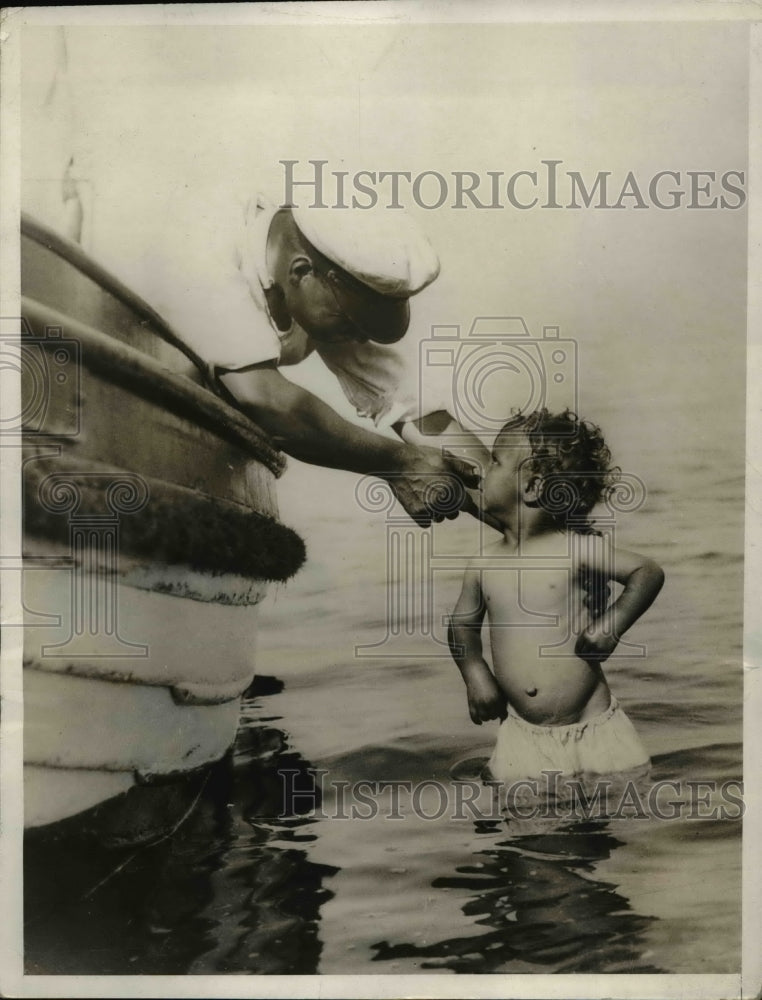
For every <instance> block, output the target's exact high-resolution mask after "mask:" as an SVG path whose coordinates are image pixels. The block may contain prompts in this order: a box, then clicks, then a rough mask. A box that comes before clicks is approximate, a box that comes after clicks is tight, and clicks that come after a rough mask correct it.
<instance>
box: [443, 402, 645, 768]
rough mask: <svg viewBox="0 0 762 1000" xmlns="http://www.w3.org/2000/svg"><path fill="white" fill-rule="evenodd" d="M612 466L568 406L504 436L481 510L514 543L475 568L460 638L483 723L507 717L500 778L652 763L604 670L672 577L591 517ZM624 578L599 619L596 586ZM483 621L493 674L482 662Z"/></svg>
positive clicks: (467, 580)
mask: <svg viewBox="0 0 762 1000" xmlns="http://www.w3.org/2000/svg"><path fill="white" fill-rule="evenodd" d="M610 460H611V455H610V452H609V449H608V448H607V447H606V444H605V442H604V440H603V437H602V435H601V432H600V430H599V429H598V428H597V427H594V426H593V425H591V424H589V423H588V422H586V421H583V420H579V419H578V418H577V417H576V416H575V415H574V414H573V413H571V412H569V411H568V410H567V411H566V412H565V413H562V414H557V415H553V414H550V413H548V411H547V410H540V411H537V412H535V413H532V414H530V415H527V416H518V417H515V418H514V419H513V420H511V421H509V422H508V423H507V424H506V425H505V426H504V427H503V429H502V430H501V432H500V433H499V434H498V436H497V438H496V440H495V444H494V446H493V453H492V463H491V465H490V467H489V469H488V470H487V472H486V474H485V476H484V480H483V504H484V510H485V513H486V514H488V515H489V516H490V519H491V520H492V521H493V523H496V524H498V525H499V526H500V529H501V530H502V533H503V538H502V539H501V540H500V541H499V542H497V543H495V544H494V545H492V546H490V547H489V548H488V549H487V550H486V551H485V553H484V556H483V557H481V558H480V559H477V560H474V561H472V562H471V564H469V567H468V568H467V570H466V572H465V575H464V578H463V589H462V591H461V594H460V597H459V599H458V603H457V605H456V607H455V611H454V613H453V615H452V620H451V625H450V633H449V640H450V649H451V652H452V655H453V658H454V659H455V662H456V663H457V665H458V667H459V668H460V671H461V674H462V676H463V680H464V681H465V684H466V692H467V695H468V709H469V712H470V714H471V718H472V720H473V721H474V722H475V723H476V724H477V725H481V723H482V722H486V721H487V720H489V719H497V718H499V719H502V720H503V721H502V724H501V726H500V729H499V731H498V736H497V745H496V746H495V750H494V752H493V754H492V757H491V758H490V761H489V765H488V766H489V772H490V775H489V776H490V777H491V778H492V779H494V780H496V781H499V782H503V783H505V784H510V783H512V782H515V781H519V780H521V779H537V778H539V777H541V775H542V773H543V772H549V771H560V772H561V775H562V776H563V777H571V776H583V775H595V774H599V775H600V774H613V773H623V772H626V773H630V772H634V773H637V772H639V771H645V770H647V768H648V766H649V763H650V762H649V759H648V754H647V753H646V751H645V750H644V748H643V746H642V744H641V742H640V739H639V738H638V735H637V733H636V732H635V729H634V727H633V725H632V723H631V722H630V720H629V719H628V718H627V716H626V715H625V714H624V712H623V710H622V709H621V708H620V707H619V704H618V703H617V701H616V699H615V698H614V697H613V695H612V694H611V691H610V690H609V686H608V684H607V683H606V678H605V677H604V675H603V671H602V669H601V664H602V663H603V661H604V660H606V659H607V658H608V657H609V656H610V655H611V653H613V651H614V649H615V648H616V646H617V643H618V641H619V639H620V637H621V636H622V635H623V634H624V633H625V632H626V631H627V629H628V628H629V627H630V626H631V625H632V624H633V622H635V621H636V620H637V619H638V618H639V617H640V616H641V615H642V614H643V612H644V611H645V610H646V609H647V608H648V607H649V606H650V604H651V603H652V602H653V600H654V598H655V597H656V595H657V594H658V593H659V590H660V589H661V586H662V583H663V582H664V574H663V572H662V570H661V569H660V567H659V566H658V565H657V564H656V563H655V562H653V560H651V559H647V558H645V557H644V556H640V555H637V554H636V553H634V552H626V551H625V550H623V549H614V548H613V547H612V546H611V545H610V543H609V542H607V540H606V539H604V538H603V537H602V536H601V535H600V534H598V533H596V531H595V529H594V528H593V527H592V525H591V523H590V521H589V514H590V511H591V510H592V509H593V507H594V506H595V504H596V503H598V501H599V500H601V499H602V498H603V497H604V496H605V495H606V493H607V491H608V489H609V487H610V485H611V484H612V482H613V481H614V479H615V476H616V470H612V469H611V468H610ZM612 580H613V581H616V582H617V583H620V584H623V586H624V589H623V591H622V593H621V594H620V595H619V597H618V598H617V599H616V600H615V601H614V602H613V603H612V604H610V605H609V606H608V607H606V608H605V609H603V610H602V612H601V613H599V614H597V615H596V614H594V613H593V612H592V611H591V610H590V608H589V607H588V603H589V604H590V606H591V607H592V605H593V604H594V603H595V602H594V600H592V599H590V594H591V590H595V589H596V587H597V588H601V587H603V588H604V590H605V588H606V586H607V584H608V583H609V582H610V581H612ZM586 590H587V597H586ZM586 601H587V602H588V603H586ZM485 614H486V616H487V621H488V625H489V635H490V643H491V651H492V669H490V667H489V665H488V663H487V662H486V660H485V659H484V656H483V655H482V642H481V629H482V622H483V620H484V617H485Z"/></svg>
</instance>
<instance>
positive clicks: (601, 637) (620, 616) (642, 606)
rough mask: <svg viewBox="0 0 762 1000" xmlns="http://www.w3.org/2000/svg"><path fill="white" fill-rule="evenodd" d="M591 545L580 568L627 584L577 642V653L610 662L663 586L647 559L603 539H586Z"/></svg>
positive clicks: (659, 573)
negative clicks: (626, 634) (615, 546)
mask: <svg viewBox="0 0 762 1000" xmlns="http://www.w3.org/2000/svg"><path fill="white" fill-rule="evenodd" d="M585 541H586V542H587V543H588V544H587V545H586V546H585V554H584V555H583V557H582V559H581V560H580V562H581V568H583V569H584V570H588V571H589V572H591V573H593V574H596V575H601V576H603V577H605V578H606V579H608V580H616V581H617V583H621V584H623V585H624V590H623V591H622V593H621V594H620V595H619V597H618V598H617V599H616V600H615V601H614V603H613V604H611V605H610V606H609V607H608V608H606V610H605V611H604V612H603V613H602V614H601V615H600V616H599V617H597V618H595V619H594V621H592V622H591V623H590V625H589V626H588V627H587V628H586V629H585V631H584V632H583V633H582V635H581V636H580V637H579V639H578V640H577V645H576V648H575V652H576V654H577V656H579V657H581V659H583V660H588V661H590V660H595V661H596V662H598V663H601V662H603V661H604V660H606V659H608V657H609V656H611V654H612V653H613V652H614V650H615V649H616V647H617V644H618V642H619V640H620V639H621V637H622V636H623V635H624V633H625V632H626V631H627V629H628V628H630V627H631V626H632V625H633V624H634V623H635V622H636V621H637V620H638V618H640V616H641V615H642V614H643V613H644V612H645V611H646V610H647V609H648V608H649V607H650V606H651V605H652V604H653V602H654V600H655V599H656V596H657V594H658V593H659V591H660V590H661V588H662V585H663V584H664V571H663V570H662V568H661V566H659V565H658V564H657V563H655V562H654V560H653V559H649V558H647V557H646V556H641V555H638V553H637V552H628V551H627V550H626V549H613V548H612V547H611V546H610V545H609V544H608V543H607V542H606V541H604V539H602V538H597V537H592V536H585Z"/></svg>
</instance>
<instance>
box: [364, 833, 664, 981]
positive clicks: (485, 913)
mask: <svg viewBox="0 0 762 1000" xmlns="http://www.w3.org/2000/svg"><path fill="white" fill-rule="evenodd" d="M502 829H503V830H505V829H506V828H505V827H503V828H502ZM476 830H477V833H480V834H485V835H490V836H491V837H494V835H495V833H496V832H497V831H498V830H500V826H499V821H496V822H495V823H491V822H481V823H477V826H476ZM620 844H621V841H619V840H618V839H617V838H616V837H614V836H613V834H612V833H611V832H610V831H609V829H608V825H607V822H606V821H600V822H588V823H578V824H575V825H574V826H568V827H566V828H563V829H556V830H553V831H551V832H548V833H531V834H525V835H522V834H518V835H515V836H509V838H508V839H504V840H501V841H499V842H498V843H496V844H494V846H493V847H491V848H489V849H486V850H483V851H477V852H476V853H475V854H474V856H473V860H472V862H471V863H470V864H465V865H462V866H459V867H457V868H456V869H455V874H453V875H447V876H442V877H439V878H436V879H435V880H434V881H433V882H432V883H431V884H432V886H433V887H434V888H438V889H454V890H460V891H461V892H465V893H467V894H468V897H469V898H468V901H467V902H466V903H465V904H464V905H463V908H462V909H463V913H464V914H465V915H466V916H468V917H471V918H473V917H476V918H477V919H476V922H475V923H476V926H478V927H483V928H484V930H483V931H481V932H480V933H477V934H474V933H469V934H467V935H464V936H462V937H460V936H459V937H449V938H446V939H444V940H441V941H438V942H435V943H433V944H427V945H422V946H419V945H414V944H407V943H398V944H390V943H389V942H387V941H382V942H380V943H378V944H376V945H375V946H374V950H375V952H376V954H375V956H374V960H375V961H386V960H392V959H400V958H419V959H422V960H423V961H421V963H420V965H421V968H422V969H432V968H446V969H451V970H453V971H455V972H472V973H475V972H498V971H509V970H510V971H527V972H529V971H536V972H593V971H596V972H598V971H600V970H601V969H602V968H604V967H605V969H606V971H607V972H653V973H657V972H661V971H662V970H661V969H659V968H657V967H654V966H652V965H649V964H648V963H646V962H644V961H643V960H642V955H643V952H644V951H645V950H646V949H645V947H644V943H643V933H644V931H645V930H646V929H647V928H648V927H649V925H650V924H651V923H652V922H653V919H654V918H652V917H645V916H639V915H637V914H635V913H633V912H632V911H631V909H630V905H629V903H628V901H627V899H626V898H625V897H623V896H622V895H620V894H619V893H618V892H617V890H616V887H615V886H614V885H612V884H610V883H607V882H604V881H598V880H597V879H596V878H595V875H594V869H595V865H596V864H597V863H598V862H600V861H601V860H604V859H607V858H608V857H609V856H610V855H611V853H612V852H613V851H614V850H615V849H616V848H617V847H618V846H620ZM464 923H465V922H464ZM470 930H471V931H473V925H471V926H470Z"/></svg>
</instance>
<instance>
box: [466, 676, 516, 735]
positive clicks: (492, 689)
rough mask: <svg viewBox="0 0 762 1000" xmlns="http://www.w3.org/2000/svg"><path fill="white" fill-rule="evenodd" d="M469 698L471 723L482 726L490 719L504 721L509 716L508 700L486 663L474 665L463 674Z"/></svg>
mask: <svg viewBox="0 0 762 1000" xmlns="http://www.w3.org/2000/svg"><path fill="white" fill-rule="evenodd" d="M463 679H464V680H465V682H466V695H467V696H468V713H469V715H470V716H471V721H472V722H475V723H476V725H477V726H480V725H481V724H482V722H489V720H490V719H504V718H505V717H506V715H507V708H506V705H507V703H506V699H505V695H504V694H503V692H502V691H501V690H500V688H499V687H498V685H497V681H496V680H495V678H494V676H493V674H492V671H491V670H490V669H489V667H488V666H487V664H486V663H482V664H481V665H474V666H473V667H471V668H470V669H468V668H467V669H466V670H464V672H463Z"/></svg>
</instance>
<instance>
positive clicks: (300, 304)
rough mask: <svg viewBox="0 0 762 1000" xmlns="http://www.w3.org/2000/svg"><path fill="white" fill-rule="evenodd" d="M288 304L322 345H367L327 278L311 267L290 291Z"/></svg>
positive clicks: (305, 328)
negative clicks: (364, 343) (346, 313)
mask: <svg viewBox="0 0 762 1000" xmlns="http://www.w3.org/2000/svg"><path fill="white" fill-rule="evenodd" d="M286 304H287V306H288V309H289V312H290V313H291V315H292V316H293V318H294V319H295V320H296V322H297V323H298V324H299V326H301V327H302V329H303V330H304V331H305V332H306V333H307V334H309V336H310V337H311V338H312V339H313V340H316V341H318V342H319V343H321V344H345V343H350V342H352V341H354V342H355V343H363V342H365V341H367V339H368V338H367V337H366V336H365V334H363V332H362V331H361V330H360V329H358V328H357V327H356V326H354V324H353V323H352V321H351V320H350V319H349V317H348V316H346V315H345V314H344V313H343V312H342V310H341V308H340V306H339V304H338V302H337V300H336V296H335V295H334V293H333V290H332V289H331V286H330V284H329V282H328V281H327V280H326V278H325V277H323V276H322V275H321V274H319V273H318V272H316V271H315V270H314V269H313V268H312V267H311V266H307V267H304V268H303V269H302V271H301V273H300V274H299V280H298V283H296V284H294V285H292V286H291V287H290V288H289V291H288V293H287V297H286Z"/></svg>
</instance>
